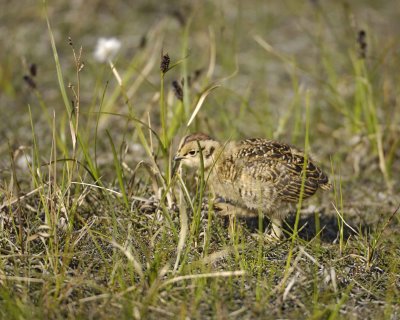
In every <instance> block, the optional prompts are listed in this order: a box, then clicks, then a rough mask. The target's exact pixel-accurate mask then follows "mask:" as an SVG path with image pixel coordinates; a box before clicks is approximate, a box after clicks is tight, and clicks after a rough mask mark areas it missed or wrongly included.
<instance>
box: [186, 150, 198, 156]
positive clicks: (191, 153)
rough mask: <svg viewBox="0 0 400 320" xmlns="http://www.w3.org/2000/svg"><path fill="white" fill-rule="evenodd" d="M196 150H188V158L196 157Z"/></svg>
mask: <svg viewBox="0 0 400 320" xmlns="http://www.w3.org/2000/svg"><path fill="white" fill-rule="evenodd" d="M196 153H197V152H196V150H190V151H189V152H188V155H189V156H194V155H196Z"/></svg>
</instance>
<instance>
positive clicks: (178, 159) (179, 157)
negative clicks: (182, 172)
mask: <svg viewBox="0 0 400 320" xmlns="http://www.w3.org/2000/svg"><path fill="white" fill-rule="evenodd" d="M183 158H184V157H182V156H179V155H177V154H176V155H175V157H174V161H175V162H179V161H181V160H182V159H183Z"/></svg>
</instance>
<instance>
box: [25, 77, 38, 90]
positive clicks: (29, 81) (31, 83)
mask: <svg viewBox="0 0 400 320" xmlns="http://www.w3.org/2000/svg"><path fill="white" fill-rule="evenodd" d="M24 81H25V82H26V83H27V85H28V86H29V87H30V88H31V89H36V83H35V81H34V80H33V79H32V78H31V77H30V76H28V75H25V76H24Z"/></svg>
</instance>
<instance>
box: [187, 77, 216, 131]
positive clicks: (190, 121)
mask: <svg viewBox="0 0 400 320" xmlns="http://www.w3.org/2000/svg"><path fill="white" fill-rule="evenodd" d="M220 86H221V85H219V84H216V85H213V86H211V87H209V88H208V89H206V90H205V91H204V92H203V93H202V94H201V95H200V98H199V100H198V101H197V103H196V107H195V108H194V111H193V113H192V115H191V116H190V119H189V121H188V123H187V125H186V126H187V127H189V126H190V124H191V123H192V121H193V120H194V118H195V117H196V115H197V114H198V113H199V111H200V109H201V107H202V106H203V103H204V101H205V100H206V98H207V96H208V95H209V94H210V93H211V91H213V90H214V89H216V88H218V87H220Z"/></svg>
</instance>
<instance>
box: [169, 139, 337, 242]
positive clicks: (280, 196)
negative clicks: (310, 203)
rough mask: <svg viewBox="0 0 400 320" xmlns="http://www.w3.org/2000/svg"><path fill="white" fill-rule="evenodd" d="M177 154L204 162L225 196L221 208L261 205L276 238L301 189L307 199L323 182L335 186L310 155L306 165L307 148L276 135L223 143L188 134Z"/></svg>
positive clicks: (242, 212)
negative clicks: (282, 139) (281, 139)
mask: <svg viewBox="0 0 400 320" xmlns="http://www.w3.org/2000/svg"><path fill="white" fill-rule="evenodd" d="M201 157H202V159H201ZM174 160H175V161H179V162H180V163H182V164H183V165H186V166H188V167H193V168H201V167H202V166H203V168H204V173H205V177H206V179H207V184H208V185H209V186H210V187H211V189H212V191H213V192H214V194H215V195H216V196H217V197H220V198H222V199H223V203H222V204H221V203H220V204H219V206H220V208H224V207H225V211H226V213H227V214H232V213H233V214H234V215H237V216H246V217H251V216H258V214H259V212H260V211H261V212H262V213H263V215H265V216H267V217H268V218H270V220H271V222H272V230H271V236H272V237H275V238H278V239H279V238H281V236H282V230H281V226H282V219H284V217H285V216H286V215H287V213H288V211H289V209H290V207H291V206H290V205H291V204H294V203H297V202H298V201H299V199H300V195H301V193H302V189H303V195H302V198H303V199H306V198H308V197H310V196H312V195H313V194H314V193H315V192H316V191H317V190H318V189H319V188H321V189H323V190H329V189H330V187H331V185H330V183H329V179H328V177H327V175H326V174H325V173H324V172H322V170H321V169H320V168H318V167H317V166H316V165H315V164H314V163H313V161H312V160H311V159H310V158H309V157H308V158H307V162H306V165H304V160H305V154H304V152H302V151H301V150H299V149H297V148H295V147H292V146H289V145H287V144H285V143H281V142H278V141H273V140H267V139H257V138H256V139H246V140H241V141H230V142H227V143H226V144H221V143H220V142H218V141H217V140H215V139H213V138H211V137H210V136H208V135H206V134H203V133H195V134H190V135H187V136H185V137H184V138H183V139H182V141H181V143H180V145H179V147H178V151H177V153H176V155H175V157H174ZM304 168H305V169H306V170H305V174H304ZM303 180H304V181H303ZM223 204H225V206H224V205H223ZM223 211H224V210H223ZM222 213H224V212H222Z"/></svg>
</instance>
